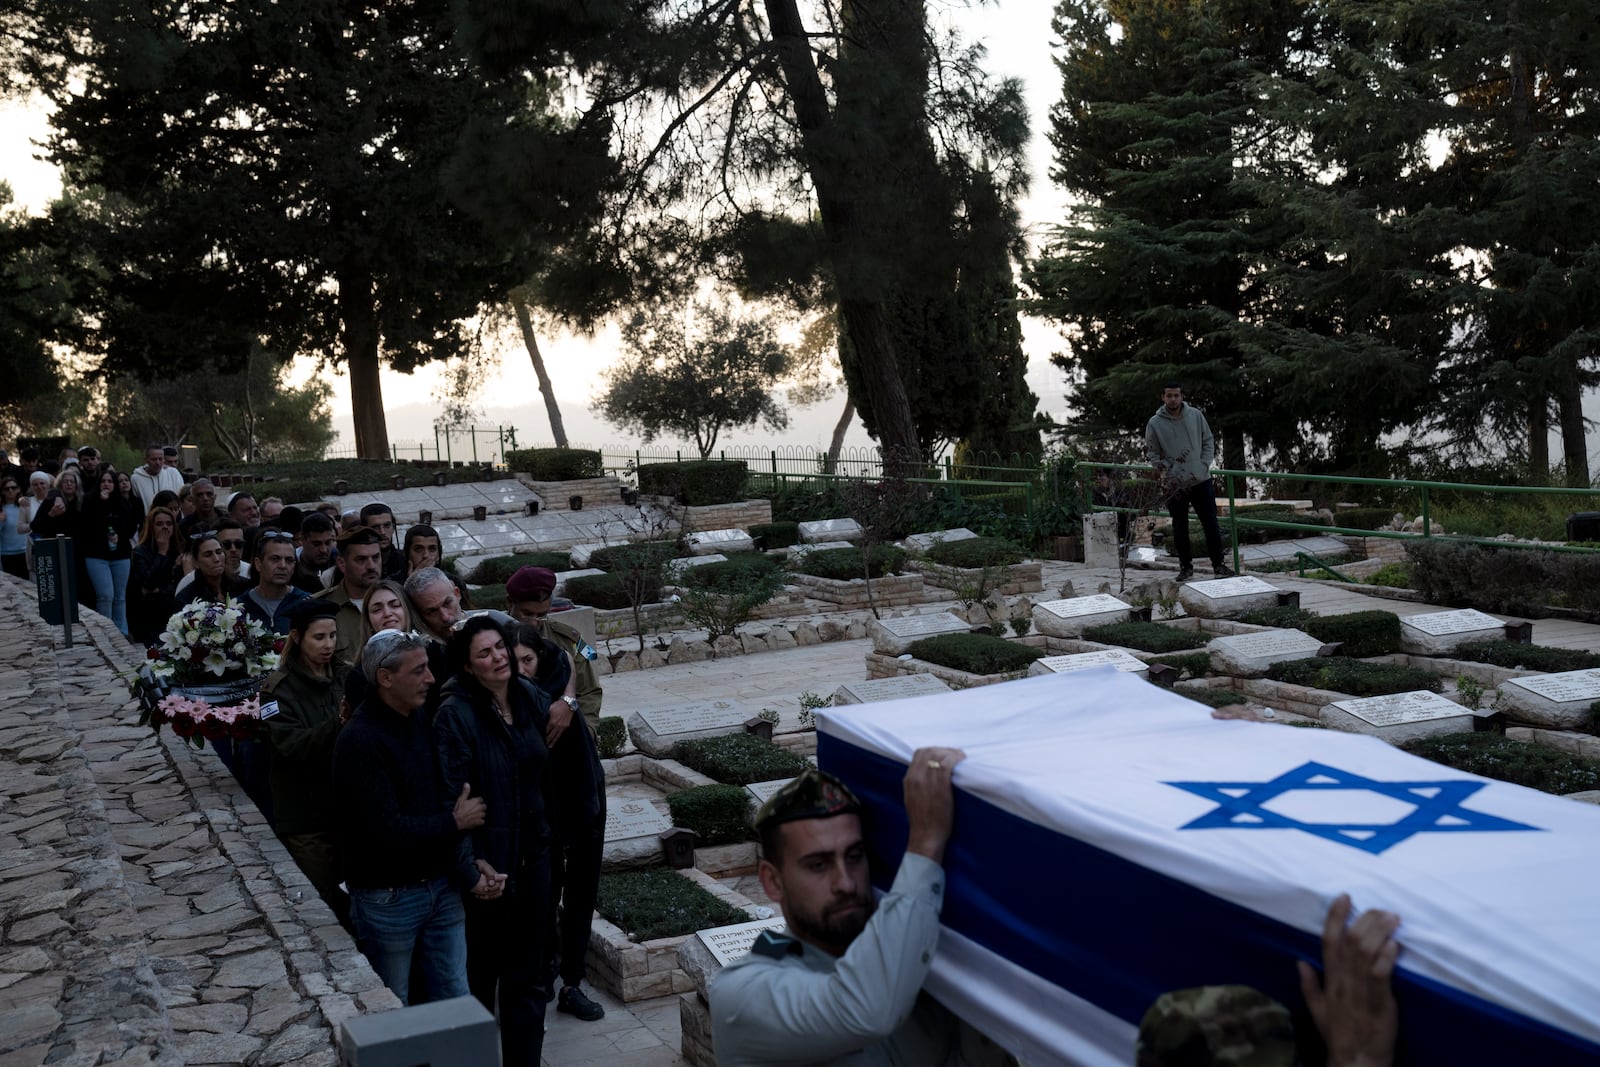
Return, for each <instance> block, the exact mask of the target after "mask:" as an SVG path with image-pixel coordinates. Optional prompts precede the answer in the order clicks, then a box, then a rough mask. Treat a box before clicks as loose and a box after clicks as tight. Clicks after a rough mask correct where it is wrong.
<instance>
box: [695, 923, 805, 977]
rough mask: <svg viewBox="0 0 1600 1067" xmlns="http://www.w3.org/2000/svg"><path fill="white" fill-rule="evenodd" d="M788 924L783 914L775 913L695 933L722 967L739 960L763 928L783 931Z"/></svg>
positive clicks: (776, 931) (778, 931)
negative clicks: (766, 917) (750, 920)
mask: <svg viewBox="0 0 1600 1067" xmlns="http://www.w3.org/2000/svg"><path fill="white" fill-rule="evenodd" d="M788 929H789V927H788V924H786V923H785V922H784V920H783V916H781V915H777V916H774V917H772V918H770V919H756V920H754V921H752V922H747V923H738V924H736V925H734V926H718V927H716V928H714V929H711V930H701V931H699V932H697V933H696V934H695V936H696V937H698V938H699V939H700V940H701V942H702V943H703V944H704V945H705V946H706V948H708V949H710V950H711V956H712V958H713V959H715V960H716V961H717V963H718V964H720V965H721V966H723V967H726V966H727V965H728V964H730V963H732V962H734V961H735V960H741V959H743V958H744V957H745V954H746V953H748V952H749V951H750V946H751V945H753V944H755V942H756V938H757V937H758V936H760V934H761V932H762V931H763V930H771V931H773V932H775V933H780V934H781V933H783V932H784V931H786V930H788Z"/></svg>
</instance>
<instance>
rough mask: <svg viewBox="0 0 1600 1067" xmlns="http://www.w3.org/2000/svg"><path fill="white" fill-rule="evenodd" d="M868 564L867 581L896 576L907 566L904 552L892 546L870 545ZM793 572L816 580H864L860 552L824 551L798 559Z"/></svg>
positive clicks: (831, 549)
mask: <svg viewBox="0 0 1600 1067" xmlns="http://www.w3.org/2000/svg"><path fill="white" fill-rule="evenodd" d="M870 560H871V564H872V572H871V574H870V577H873V578H882V577H883V576H884V575H885V574H899V573H901V572H902V571H904V570H905V566H906V554H905V551H904V550H903V549H900V548H897V547H895V546H894V545H873V546H872V551H871V553H870ZM794 569H795V570H797V571H799V572H800V573H801V574H809V575H812V576H814V577H817V578H835V579H838V580H840V581H846V582H847V581H850V580H851V579H853V578H860V577H862V576H863V575H862V571H863V569H864V561H863V559H862V555H861V550H860V549H859V548H825V549H823V550H822V551H820V552H807V553H806V554H805V555H803V556H801V557H800V559H799V561H798V562H796V563H795V564H794Z"/></svg>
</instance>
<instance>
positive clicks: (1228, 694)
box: [1178, 688, 1247, 708]
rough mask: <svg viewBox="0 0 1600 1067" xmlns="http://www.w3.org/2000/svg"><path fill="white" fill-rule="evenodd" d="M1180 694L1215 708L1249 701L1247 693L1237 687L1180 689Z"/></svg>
mask: <svg viewBox="0 0 1600 1067" xmlns="http://www.w3.org/2000/svg"><path fill="white" fill-rule="evenodd" d="M1178 695H1179V696H1186V697H1188V698H1189V699H1190V700H1194V701H1198V702H1199V703H1201V704H1205V705H1208V706H1210V707H1213V708H1225V707H1227V706H1228V705H1229V704H1244V703H1246V702H1247V701H1246V698H1245V695H1244V694H1243V693H1241V692H1239V691H1238V690H1236V689H1209V688H1208V689H1180V690H1178Z"/></svg>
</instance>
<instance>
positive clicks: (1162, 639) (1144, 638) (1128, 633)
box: [1083, 622, 1211, 652]
mask: <svg viewBox="0 0 1600 1067" xmlns="http://www.w3.org/2000/svg"><path fill="white" fill-rule="evenodd" d="M1083 637H1084V640H1086V641H1098V642H1100V643H1101V644H1102V645H1122V646H1123V647H1124V648H1137V649H1139V650H1140V651H1141V652H1181V651H1183V650H1184V649H1186V648H1200V647H1202V646H1203V645H1206V644H1208V643H1209V642H1210V641H1211V636H1210V635H1209V634H1203V633H1196V632H1195V631H1193V630H1180V629H1178V628H1177V627H1176V626H1163V625H1162V624H1161V623H1159V622H1114V623H1111V624H1110V625H1109V626H1091V627H1089V628H1088V629H1087V630H1085V631H1083Z"/></svg>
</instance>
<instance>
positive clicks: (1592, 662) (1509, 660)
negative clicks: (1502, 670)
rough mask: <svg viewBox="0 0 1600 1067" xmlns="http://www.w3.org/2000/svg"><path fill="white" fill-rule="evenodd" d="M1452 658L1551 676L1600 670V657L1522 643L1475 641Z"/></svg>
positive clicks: (1458, 647)
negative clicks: (1569, 672)
mask: <svg viewBox="0 0 1600 1067" xmlns="http://www.w3.org/2000/svg"><path fill="white" fill-rule="evenodd" d="M1449 658H1450V659H1464V660H1470V661H1471V662H1473V663H1492V664H1493V665H1494V666H1496V667H1512V668H1516V667H1521V668H1522V669H1523V670H1529V671H1544V672H1545V673H1547V674H1559V673H1561V672H1562V671H1586V670H1591V669H1593V668H1595V667H1600V656H1597V655H1595V654H1594V653H1593V652H1585V651H1583V649H1581V648H1551V647H1550V646H1548V645H1525V644H1522V643H1521V642H1518V641H1473V642H1471V643H1470V644H1465V645H1458V646H1457V647H1456V649H1455V650H1454V651H1453V652H1451V653H1449Z"/></svg>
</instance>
